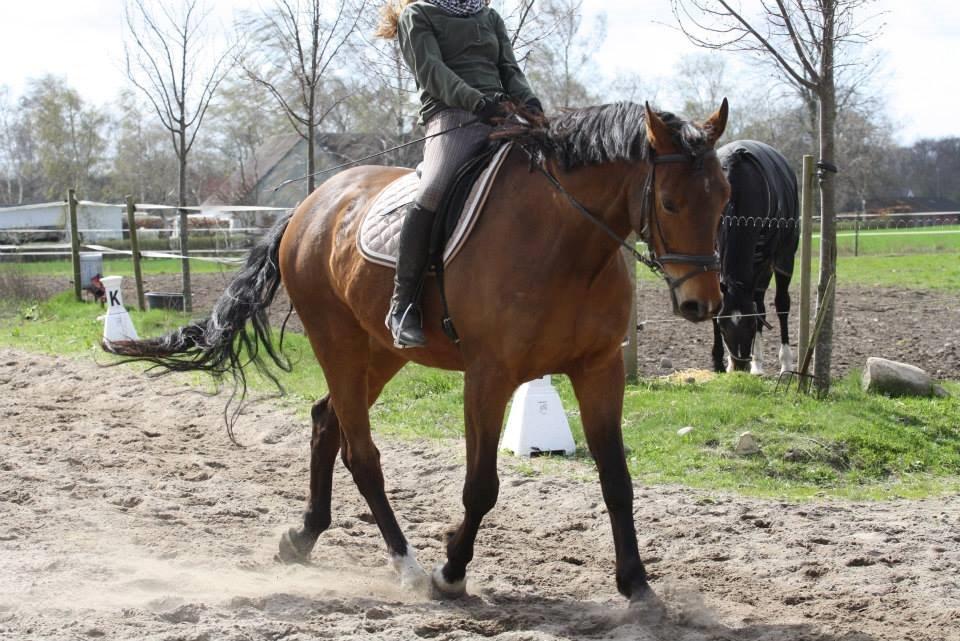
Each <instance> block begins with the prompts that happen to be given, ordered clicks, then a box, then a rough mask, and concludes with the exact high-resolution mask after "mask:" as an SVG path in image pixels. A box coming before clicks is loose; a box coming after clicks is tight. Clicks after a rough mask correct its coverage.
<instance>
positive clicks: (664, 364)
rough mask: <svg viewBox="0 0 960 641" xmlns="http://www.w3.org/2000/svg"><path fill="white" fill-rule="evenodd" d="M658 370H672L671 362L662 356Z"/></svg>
mask: <svg viewBox="0 0 960 641" xmlns="http://www.w3.org/2000/svg"><path fill="white" fill-rule="evenodd" d="M660 369H673V361H671V360H670V359H669V358H667V357H666V356H664V357H663V358H661V359H660Z"/></svg>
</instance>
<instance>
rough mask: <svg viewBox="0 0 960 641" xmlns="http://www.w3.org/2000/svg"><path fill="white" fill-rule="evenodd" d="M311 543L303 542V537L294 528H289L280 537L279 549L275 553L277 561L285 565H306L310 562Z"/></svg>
mask: <svg viewBox="0 0 960 641" xmlns="http://www.w3.org/2000/svg"><path fill="white" fill-rule="evenodd" d="M312 549H313V543H307V542H306V541H304V540H303V535H301V534H300V532H298V531H297V529H296V528H290V529H289V530H287V531H286V532H284V533H283V536H281V537H280V549H279V550H278V551H277V557H276V558H277V560H278V561H280V562H281V563H287V564H294V563H300V564H307V563H309V562H310V551H311V550H312Z"/></svg>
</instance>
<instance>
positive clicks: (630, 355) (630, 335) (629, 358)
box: [620, 234, 637, 383]
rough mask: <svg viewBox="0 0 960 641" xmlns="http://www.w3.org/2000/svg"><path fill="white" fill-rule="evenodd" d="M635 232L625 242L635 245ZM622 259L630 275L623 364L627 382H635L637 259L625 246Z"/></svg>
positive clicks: (622, 250)
mask: <svg viewBox="0 0 960 641" xmlns="http://www.w3.org/2000/svg"><path fill="white" fill-rule="evenodd" d="M636 242H637V238H636V235H635V234H630V235H629V236H628V237H627V243H628V244H630V245H635V244H636ZM620 251H621V253H622V254H623V260H624V261H625V262H626V264H627V275H628V276H629V277H630V324H629V325H627V344H626V345H624V346H623V366H624V370H625V371H626V375H627V382H628V383H636V382H637V261H636V259H635V258H634V257H633V254H631V253H630V252H629V251H627V248H626V247H624V248H623V249H621V250H620Z"/></svg>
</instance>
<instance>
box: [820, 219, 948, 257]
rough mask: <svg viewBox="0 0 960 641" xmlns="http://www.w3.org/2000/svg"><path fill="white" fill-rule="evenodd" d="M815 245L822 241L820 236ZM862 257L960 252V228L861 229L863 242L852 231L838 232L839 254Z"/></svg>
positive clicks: (939, 226)
mask: <svg viewBox="0 0 960 641" xmlns="http://www.w3.org/2000/svg"><path fill="white" fill-rule="evenodd" d="M813 242H814V244H816V243H818V242H819V238H818V236H817V235H814V237H813ZM855 246H856V247H857V251H858V253H859V254H860V255H861V256H882V255H891V254H915V253H932V252H954V253H956V252H960V225H937V226H935V227H934V226H928V227H917V228H909V229H904V228H898V229H861V230H860V235H859V240H857V236H856V234H855V233H854V232H853V231H852V230H851V229H842V230H838V231H837V251H838V253H839V254H840V255H841V256H845V255H846V256H852V255H853V253H854V248H855Z"/></svg>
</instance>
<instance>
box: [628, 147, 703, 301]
mask: <svg viewBox="0 0 960 641" xmlns="http://www.w3.org/2000/svg"><path fill="white" fill-rule="evenodd" d="M651 154H654V152H653V151H652V150H651ZM716 155H717V152H716V150H714V149H710V150H708V151H705V152H704V153H702V154H698V155H696V156H690V155H687V154H664V155H662V156H657V155H656V154H654V155H653V157H652V158H651V159H650V171H649V172H648V173H647V178H646V180H645V181H644V183H643V196H642V198H643V202H642V204H641V205H640V232H639V236H640V240H642V241H643V242H644V243H645V244H646V245H647V249H648V250H649V256H648V257H647V258H646V260H643V259H640V258H638V260H640V262H642V263H643V264H645V265H646V266H647V267H649V268H650V269H651V270H653V272H655V273H657V274H659V275H660V276H662V277H663V279H664V280H665V281H666V282H667V285H668V286H669V287H670V300H671V301H672V302H673V310H674V312H676V311H678V308H679V306H678V304H677V293H676V290H677V288H679V287H680V286H681V285H683V284H684V283H685V282H687V281H688V280H690V279H691V278H693V277H694V276H697V275H699V274H703V273H705V272H719V271H720V254H719V253H718V252H717V251H716V250H714V252H713V253H712V254H675V253H673V252H671V251H670V248H669V247H668V246H667V239H666V238H665V237H664V235H663V227H662V226H661V225H660V217H659V216H658V215H657V207H656V194H655V193H654V187H655V185H656V173H657V165H666V164H670V163H692V164H693V170H694V171H695V172H699V171H702V170H703V163H704V161H705V160H707V159H708V158H713V157H715V156H716ZM651 228H656V233H657V237H658V238H659V239H660V246H661V247H663V252H664V253H662V254H660V255H657V253H656V251H655V250H654V244H653V242H652V241H653V238H652V236H653V233H652V230H651ZM678 263H682V264H686V265H692V266H693V268H692V269H691V270H690V271H688V272H687V273H686V274H684V275H683V276H681V277H679V278H674V277H672V276H670V274H668V273H667V271H666V269H664V265H668V264H678Z"/></svg>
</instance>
